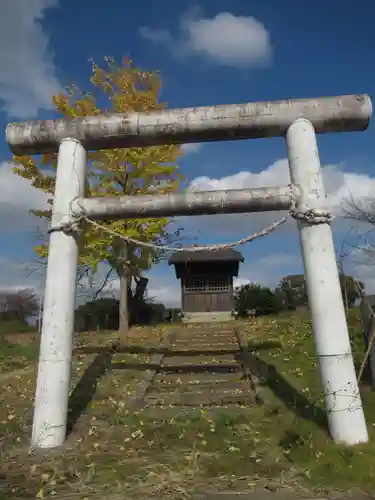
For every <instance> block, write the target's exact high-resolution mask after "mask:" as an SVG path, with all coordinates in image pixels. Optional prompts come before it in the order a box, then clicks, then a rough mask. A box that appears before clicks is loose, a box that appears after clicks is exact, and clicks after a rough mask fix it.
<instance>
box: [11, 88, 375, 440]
mask: <svg viewBox="0 0 375 500" xmlns="http://www.w3.org/2000/svg"><path fill="white" fill-rule="evenodd" d="M371 115H372V104H371V99H370V97H369V96H367V95H347V96H339V97H321V98H317V99H295V100H284V101H274V102H257V103H247V104H241V105H224V106H209V107H199V108H186V109H174V110H165V111H161V112H149V113H131V114H113V115H99V116H87V117H84V118H75V119H70V120H68V119H59V120H42V121H31V122H25V123H10V124H9V125H8V127H7V130H6V139H7V142H8V144H9V146H10V148H11V150H12V152H13V153H15V154H17V155H27V154H43V153H52V152H57V151H58V164H57V171H56V187H55V196H54V203H53V211H52V221H51V235H50V243H49V255H48V267H47V277H46V285H45V299H44V313H43V328H42V334H41V346H40V358H39V369H38V379H37V389H36V397H35V410H34V422H33V431H32V447H33V448H38V447H39V448H54V447H57V446H60V445H62V444H63V443H64V441H65V438H66V425H67V409H68V397H69V390H70V382H71V360H72V338H73V323H74V309H75V292H76V269H77V259H78V249H77V243H76V239H75V236H76V233H75V228H77V225H78V224H79V218H80V217H82V216H87V217H89V218H90V219H94V220H100V219H112V218H132V217H133V218H135V217H136V218H140V217H145V218H147V217H164V216H175V215H199V214H218V213H241V212H242V213H244V212H258V211H273V210H293V212H292V215H293V216H294V217H295V218H296V219H299V220H298V229H299V234H300V242H301V249H302V255H303V261H304V268H305V279H306V283H307V290H308V297H309V305H310V310H311V314H312V324H313V335H314V339H315V345H316V353H317V359H318V364H319V370H320V377H321V381H322V386H323V390H324V399H325V407H326V412H327V419H328V426H329V430H330V433H331V436H332V438H333V439H334V441H335V442H337V443H345V444H348V445H353V444H357V443H363V442H367V441H368V434H367V428H366V423H365V419H364V414H363V409H362V402H361V397H360V393H359V388H358V384H357V380H356V374H355V369H354V364H353V358H352V353H351V347H350V342H349V335H348V328H347V323H346V317H345V310H344V306H343V301H342V295H341V288H340V282H339V275H338V270H337V265H336V258H335V251H334V246H333V240H332V231H331V227H330V222H331V217H330V214H329V213H328V212H327V207H326V205H325V199H326V197H325V192H324V186H323V181H322V175H321V167H320V160H319V154H318V148H317V143H316V136H315V134H316V133H327V132H349V131H359V130H364V129H366V128H367V126H368V124H369V122H370V118H371ZM275 136H285V140H286V147H287V151H288V158H289V168H290V176H291V181H292V185H290V186H286V187H274V188H262V189H246V190H233V191H216V192H215V191H211V192H209V193H203V192H198V193H183V194H169V195H155V196H153V195H150V196H137V197H131V196H121V197H116V198H90V199H85V198H84V185H85V171H86V152H87V151H88V150H98V149H111V148H127V147H146V146H152V145H157V144H166V143H169V144H172V143H174V144H182V143H193V142H204V141H225V140H237V139H255V138H259V137H275Z"/></svg>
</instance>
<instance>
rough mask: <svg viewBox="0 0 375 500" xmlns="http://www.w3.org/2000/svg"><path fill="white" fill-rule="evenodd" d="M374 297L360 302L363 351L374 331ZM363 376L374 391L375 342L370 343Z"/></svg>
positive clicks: (367, 297) (370, 296) (366, 296)
mask: <svg viewBox="0 0 375 500" xmlns="http://www.w3.org/2000/svg"><path fill="white" fill-rule="evenodd" d="M374 313H375V295H365V296H364V297H363V299H362V301H361V316H362V322H363V328H364V340H365V349H366V351H367V349H368V346H369V342H370V341H371V337H372V335H373V332H374V330H375V316H374ZM364 373H365V376H366V378H367V379H368V380H371V385H372V390H373V391H375V342H373V343H372V346H371V349H370V352H369V357H368V360H367V364H366V368H365V372H364Z"/></svg>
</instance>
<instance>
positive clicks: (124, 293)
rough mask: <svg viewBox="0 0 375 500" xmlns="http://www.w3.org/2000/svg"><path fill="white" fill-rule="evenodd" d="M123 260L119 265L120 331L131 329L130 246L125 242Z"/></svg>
mask: <svg viewBox="0 0 375 500" xmlns="http://www.w3.org/2000/svg"><path fill="white" fill-rule="evenodd" d="M122 260H123V262H122V263H121V264H120V266H119V275H120V304H119V331H120V332H127V331H128V330H129V301H128V289H129V288H130V287H131V283H130V276H129V266H128V264H127V260H128V248H127V245H126V244H125V245H124V247H123V252H122Z"/></svg>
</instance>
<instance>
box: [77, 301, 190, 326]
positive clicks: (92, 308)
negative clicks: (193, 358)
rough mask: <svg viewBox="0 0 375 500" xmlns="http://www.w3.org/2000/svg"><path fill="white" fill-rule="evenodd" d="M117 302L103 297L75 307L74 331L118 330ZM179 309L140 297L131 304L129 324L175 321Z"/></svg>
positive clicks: (118, 305)
mask: <svg viewBox="0 0 375 500" xmlns="http://www.w3.org/2000/svg"><path fill="white" fill-rule="evenodd" d="M119 307H120V303H119V300H117V299H116V298H113V297H104V298H99V299H96V300H90V301H89V302H86V303H85V304H82V305H80V306H79V307H77V309H76V311H75V330H76V331H80V332H82V331H90V330H116V329H118V328H119ZM179 313H180V309H175V308H167V307H165V306H164V305H163V304H160V303H158V302H155V301H154V300H153V299H150V298H144V297H142V298H141V299H139V300H138V301H137V302H136V303H133V304H132V307H131V311H130V318H129V319H130V324H131V325H134V324H137V325H151V324H157V323H163V322H167V321H176V320H178V318H179Z"/></svg>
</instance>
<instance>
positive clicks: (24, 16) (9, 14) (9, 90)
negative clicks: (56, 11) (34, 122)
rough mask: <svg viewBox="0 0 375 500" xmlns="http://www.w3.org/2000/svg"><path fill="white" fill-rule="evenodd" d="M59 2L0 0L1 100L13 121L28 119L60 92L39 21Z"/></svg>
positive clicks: (45, 107)
mask: <svg viewBox="0 0 375 500" xmlns="http://www.w3.org/2000/svg"><path fill="white" fill-rule="evenodd" d="M57 6H58V0H27V1H25V0H3V1H2V3H1V7H0V100H1V101H2V102H3V108H4V110H5V112H6V113H7V114H8V115H9V116H12V117H14V118H29V117H32V116H35V115H37V114H38V112H39V110H41V109H50V108H51V107H52V103H51V96H52V95H53V94H55V93H56V92H58V91H59V90H60V84H59V81H58V79H57V76H56V71H55V67H54V64H53V54H52V53H51V50H50V48H49V37H48V34H47V33H46V32H45V30H44V28H43V25H42V23H41V21H42V20H43V17H44V14H45V10H46V9H48V8H51V7H57Z"/></svg>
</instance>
